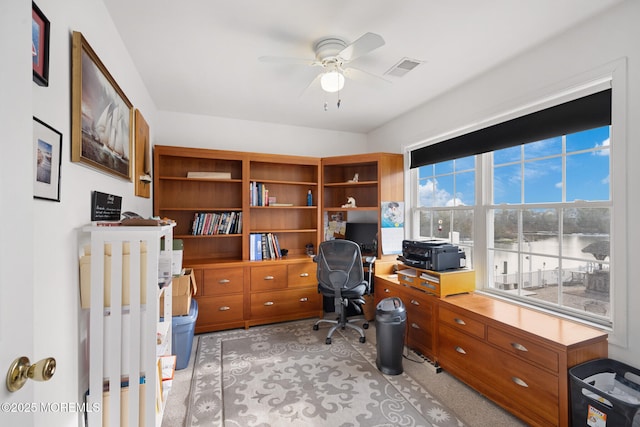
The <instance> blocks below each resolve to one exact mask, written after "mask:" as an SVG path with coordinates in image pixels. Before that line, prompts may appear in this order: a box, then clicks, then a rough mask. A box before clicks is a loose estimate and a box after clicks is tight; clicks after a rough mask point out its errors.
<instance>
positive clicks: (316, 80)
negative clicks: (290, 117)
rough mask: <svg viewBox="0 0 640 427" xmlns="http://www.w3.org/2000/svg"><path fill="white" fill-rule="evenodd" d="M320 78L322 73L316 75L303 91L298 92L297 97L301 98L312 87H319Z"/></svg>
mask: <svg viewBox="0 0 640 427" xmlns="http://www.w3.org/2000/svg"><path fill="white" fill-rule="evenodd" d="M321 77H322V73H320V74H318V75H317V76H316V77H315V78H314V79H313V80H311V82H310V83H309V84H308V85H307V87H305V88H304V90H303V91H302V92H300V95H299V97H302V95H304V94H305V93H307V91H308V90H309V88H311V87H312V86H315V85H320V78H321Z"/></svg>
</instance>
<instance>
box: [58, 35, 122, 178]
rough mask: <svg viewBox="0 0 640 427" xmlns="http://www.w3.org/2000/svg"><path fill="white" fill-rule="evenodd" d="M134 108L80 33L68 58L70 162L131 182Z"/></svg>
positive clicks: (73, 38)
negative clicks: (69, 63)
mask: <svg viewBox="0 0 640 427" xmlns="http://www.w3.org/2000/svg"><path fill="white" fill-rule="evenodd" d="M132 153H133V105H132V104H131V102H130V101H129V99H128V98H127V97H126V95H125V94H124V92H123V91H122V89H120V86H118V84H117V83H116V81H115V80H114V78H113V77H112V76H111V74H110V73H109V71H108V70H107V68H106V67H105V66H104V64H103V63H102V61H100V58H98V55H96V53H95V52H94V50H93V49H92V48H91V46H89V43H87V41H86V40H85V38H84V36H83V35H82V33H80V32H77V31H74V32H73V36H72V58H71V161H72V162H80V163H84V164H86V165H89V166H91V167H94V168H96V169H99V170H101V171H104V172H107V173H109V174H112V175H115V176H117V177H120V178H124V179H126V180H128V181H131V169H132V161H131V157H132Z"/></svg>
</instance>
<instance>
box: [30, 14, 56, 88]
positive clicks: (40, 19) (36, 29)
mask: <svg viewBox="0 0 640 427" xmlns="http://www.w3.org/2000/svg"><path fill="white" fill-rule="evenodd" d="M50 27H51V24H50V23H49V20H48V19H47V17H46V16H44V13H42V11H41V10H40V8H39V7H38V6H37V5H36V4H35V3H34V2H31V57H32V58H33V60H32V62H33V81H34V82H36V83H37V84H38V85H40V86H49V32H50Z"/></svg>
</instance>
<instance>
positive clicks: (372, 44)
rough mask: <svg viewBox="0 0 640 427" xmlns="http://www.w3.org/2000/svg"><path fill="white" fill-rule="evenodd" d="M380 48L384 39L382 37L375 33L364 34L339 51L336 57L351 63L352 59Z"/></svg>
mask: <svg viewBox="0 0 640 427" xmlns="http://www.w3.org/2000/svg"><path fill="white" fill-rule="evenodd" d="M381 46H384V39H383V38H382V36H380V35H378V34H375V33H366V34H364V35H362V36H361V37H360V38H359V39H358V40H356V41H354V42H353V43H351V44H350V45H349V46H347V47H345V48H344V49H343V50H342V51H340V53H339V54H338V56H339V57H340V58H342V59H343V60H345V61H353V60H354V59H356V58H358V57H360V56H362V55H365V54H367V53H369V52H371V51H372V50H375V49H377V48H379V47H381Z"/></svg>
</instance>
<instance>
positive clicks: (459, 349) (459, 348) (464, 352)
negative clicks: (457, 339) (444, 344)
mask: <svg viewBox="0 0 640 427" xmlns="http://www.w3.org/2000/svg"><path fill="white" fill-rule="evenodd" d="M456 351H457V352H458V353H460V354H467V352H466V351H464V348H462V347H459V346H456Z"/></svg>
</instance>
